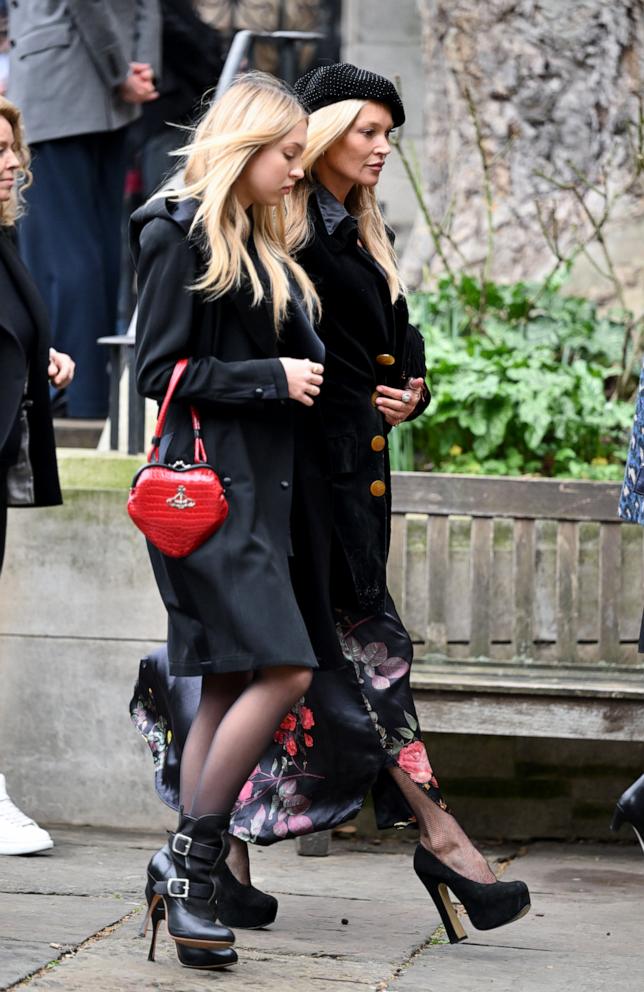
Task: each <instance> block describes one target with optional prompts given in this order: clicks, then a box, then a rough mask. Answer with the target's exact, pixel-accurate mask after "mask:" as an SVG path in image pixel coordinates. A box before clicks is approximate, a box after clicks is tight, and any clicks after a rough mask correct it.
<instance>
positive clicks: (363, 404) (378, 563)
mask: <svg viewBox="0 0 644 992" xmlns="http://www.w3.org/2000/svg"><path fill="white" fill-rule="evenodd" d="M310 209H311V222H312V226H313V232H314V234H313V237H312V239H311V241H310V242H309V244H308V245H307V246H306V247H305V248H304V249H303V251H302V252H301V253H300V255H299V258H298V260H299V261H300V263H301V264H302V266H303V267H304V268H305V269H306V271H307V273H308V274H309V276H310V277H311V279H312V280H313V282H314V283H315V285H316V288H317V290H318V293H319V295H320V299H321V301H322V321H321V323H320V326H319V327H318V333H319V335H320V337H321V339H322V341H323V343H324V346H325V348H326V363H325V373H324V386H323V388H322V392H321V396H320V411H321V416H322V420H323V423H324V433H325V435H326V443H327V444H328V446H329V458H330V461H331V476H332V482H331V489H332V493H331V499H332V504H333V512H332V515H333V527H334V534H333V548H332V550H331V560H332V574H331V588H332V590H333V594H332V598H333V605H334V606H335V607H337V608H340V609H346V608H349V609H359V610H368V611H374V610H375V611H379V612H383V611H384V610H385V604H386V597H387V585H386V566H387V554H388V550H389V538H390V521H391V480H390V474H389V458H388V454H387V446H386V444H385V438H386V436H387V434H388V433H389V431H390V429H391V428H390V427H389V425H388V424H387V423H386V421H385V419H384V417H383V415H382V414H381V413H380V411H379V410H378V409H377V408H376V407H375V405H374V403H373V400H374V399H375V396H376V395H377V394H375V389H376V386H377V385H378V384H383V385H387V386H392V387H395V388H397V389H401V388H403V387H404V385H405V384H406V382H407V380H408V379H409V378H411V377H421V378H424V377H425V371H426V370H425V355H424V345H423V341H422V337H421V335H420V334H419V332H418V331H417V330H416V328H415V327H413V326H412V325H411V324H410V323H409V316H408V312H407V305H406V303H405V300H404V297H401V298H399V300H398V301H397V303H396V304H395V305H392V303H391V295H390V291H389V286H388V284H387V280H386V277H385V275H384V272H383V271H382V269H381V268H380V266H379V265H378V264H377V263H376V262H375V261H374V260H373V258H372V257H371V256H370V255H369V254H368V253H367V252H366V251H365V250H364V249H362V248H361V247H360V246H359V244H358V228H357V223H356V221H355V219H354V218H353V217H351V216H350V215H349V214H348V213H347V212H346V210H345V209H344V207H342V206H341V205H340V204H338V203H337V201H335V200H334V199H333V197H331V195H330V194H329V193H328V192H327V191H326V190H324V189H322V188H320V189H319V190H318V191H317V193H316V194H314V195H313V196H312V197H311V200H310ZM429 401H430V394H429V390H428V389H427V388H426V389H425V395H424V397H423V399H422V400H421V402H420V403H419V404H418V406H417V407H416V409H415V411H414V414H413V417H412V418H410V419H414V418H415V417H417V416H419V415H420V414H421V413H422V412H423V411H424V410H425V409H426V407H427V406H428V404H429ZM298 457H299V452H296V459H297V458H298ZM374 493H376V494H375V495H374ZM313 526H314V524H313ZM324 539H325V534H324V532H322V531H321V532H320V534H319V541H322V540H324ZM326 539H327V540H328V539H329V532H327V533H326ZM296 550H297V549H296Z"/></svg>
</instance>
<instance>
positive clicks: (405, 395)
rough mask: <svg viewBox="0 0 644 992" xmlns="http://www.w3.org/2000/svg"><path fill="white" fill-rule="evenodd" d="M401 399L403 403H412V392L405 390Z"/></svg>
mask: <svg viewBox="0 0 644 992" xmlns="http://www.w3.org/2000/svg"><path fill="white" fill-rule="evenodd" d="M400 398H401V400H402V401H403V403H409V402H410V401H411V390H409V389H405V390H403V392H402V395H401V397H400Z"/></svg>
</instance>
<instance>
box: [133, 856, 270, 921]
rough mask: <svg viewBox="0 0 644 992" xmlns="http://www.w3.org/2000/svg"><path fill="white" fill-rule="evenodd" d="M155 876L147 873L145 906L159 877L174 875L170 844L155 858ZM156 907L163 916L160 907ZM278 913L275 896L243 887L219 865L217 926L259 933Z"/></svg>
mask: <svg viewBox="0 0 644 992" xmlns="http://www.w3.org/2000/svg"><path fill="white" fill-rule="evenodd" d="M164 862H165V863H164ZM155 872H156V878H153V877H152V875H151V874H149V873H148V883H147V885H146V888H145V898H146V901H147V904H148V906H149V905H150V903H151V902H152V896H153V895H154V883H155V881H158V879H159V876H160V875H161V874H165V877H166V879H167V878H171V877H172V876H173V874H174V872H175V869H174V864H173V861H172V855H171V853H170V845H169V844H165V845H164V846H163V847H162V848H161V850H160V851H158V852H157V853H156V854H155ZM159 905H160V912H161V913H162V914H163V913H164V909H163V903H160V904H159ZM277 909H278V902H277V899H276V898H275V896H271V895H269V894H268V893H266V892H262V891H261V889H256V888H255V886H254V885H244V884H243V883H242V882H239V881H238V880H237V879H236V878H235V876H234V875H233V873H232V872H231V870H230V868H229V867H228V865H227V864H223V865H220V867H219V870H218V873H217V919H218V920H219V922H220V923H223V924H224V926H227V927H231V928H233V929H240V930H260V929H261V928H262V927H268V926H270V925H271V923H273V922H274V921H275V917H276V916H277Z"/></svg>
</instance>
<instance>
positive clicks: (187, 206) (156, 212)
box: [129, 196, 199, 265]
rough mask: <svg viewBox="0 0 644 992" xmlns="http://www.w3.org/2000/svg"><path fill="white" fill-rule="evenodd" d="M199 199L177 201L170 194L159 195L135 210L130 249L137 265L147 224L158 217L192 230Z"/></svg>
mask: <svg viewBox="0 0 644 992" xmlns="http://www.w3.org/2000/svg"><path fill="white" fill-rule="evenodd" d="M198 206H199V201H198V200H195V199H190V200H181V202H180V203H175V202H174V200H172V199H170V197H168V196H157V197H153V198H152V199H151V200H148V202H147V203H144V204H143V206H142V207H139V209H138V210H135V211H134V213H133V214H132V216H131V217H130V228H129V237H130V251H131V252H132V258H133V259H134V264H135V265H136V264H137V263H138V260H139V253H140V238H141V231H142V230H143V228H144V227H145V225H146V224H149V222H150V221H151V220H154V219H155V218H157V217H161V218H163V219H165V220H171V221H174V223H175V224H178V226H179V227H180V228H181V229H182V230H183V231H184V232H185V233H186V235H187V234H188V233H189V231H190V227H191V224H192V222H193V220H194V216H195V214H196V212H197V207H198Z"/></svg>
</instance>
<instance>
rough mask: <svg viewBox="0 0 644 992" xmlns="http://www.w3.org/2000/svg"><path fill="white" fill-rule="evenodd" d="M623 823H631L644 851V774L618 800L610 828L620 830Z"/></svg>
mask: <svg viewBox="0 0 644 992" xmlns="http://www.w3.org/2000/svg"><path fill="white" fill-rule="evenodd" d="M623 823H630V825H631V827H632V828H633V830H634V831H635V835H636V837H637V839H638V841H639V842H640V847H641V848H642V852H643V853H644V775H642V776H641V778H638V780H637V782H633V784H632V785H629V787H628V789H627V790H626V792H624V793H622V795H621V796H620V797H619V799H618V800H617V803H616V805H615V812H614V813H613V821H612V823H611V825H610V828H611V830H619V828H620V827H621V825H622V824H623Z"/></svg>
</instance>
